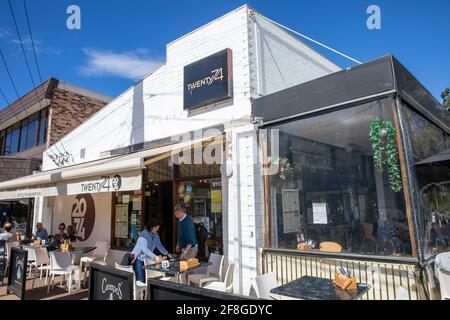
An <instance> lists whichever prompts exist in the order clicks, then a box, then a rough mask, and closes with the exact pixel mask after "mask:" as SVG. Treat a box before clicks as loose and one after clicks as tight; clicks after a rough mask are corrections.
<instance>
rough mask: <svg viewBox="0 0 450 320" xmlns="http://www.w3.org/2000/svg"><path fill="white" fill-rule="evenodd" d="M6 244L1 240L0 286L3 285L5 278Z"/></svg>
mask: <svg viewBox="0 0 450 320" xmlns="http://www.w3.org/2000/svg"><path fill="white" fill-rule="evenodd" d="M5 251H6V242H5V240H0V286H1V285H3V278H4V277H5V267H6V266H5V253H6V252H5Z"/></svg>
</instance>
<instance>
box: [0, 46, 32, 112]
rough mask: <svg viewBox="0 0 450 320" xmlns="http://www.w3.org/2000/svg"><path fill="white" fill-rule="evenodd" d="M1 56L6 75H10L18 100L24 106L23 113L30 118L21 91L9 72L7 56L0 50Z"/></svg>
mask: <svg viewBox="0 0 450 320" xmlns="http://www.w3.org/2000/svg"><path fill="white" fill-rule="evenodd" d="M0 56H1V57H2V61H3V64H4V65H5V69H6V73H7V74H8V77H9V80H10V81H11V84H12V86H13V88H14V91H15V92H16V95H17V98H18V99H19V102H20V104H21V105H22V111H24V112H25V114H26V115H27V117H28V113H27V110H26V108H25V105H24V104H23V102H22V97H21V96H20V94H19V91H17V87H16V84H15V83H14V80H13V78H12V76H11V72H10V71H9V68H8V64H7V63H6V60H5V56H4V55H3V52H2V49H1V48H0Z"/></svg>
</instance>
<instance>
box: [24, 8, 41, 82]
mask: <svg viewBox="0 0 450 320" xmlns="http://www.w3.org/2000/svg"><path fill="white" fill-rule="evenodd" d="M23 7H24V8H25V16H26V17H27V25H28V31H29V32H30V40H31V46H32V48H33V54H34V61H35V62H36V68H37V71H38V75H39V80H40V81H41V83H43V81H42V76H41V69H40V68H39V63H38V60H37V55H36V48H35V46H34V40H33V33H32V32H31V25H30V18H29V16H28V9H27V4H26V1H25V0H23Z"/></svg>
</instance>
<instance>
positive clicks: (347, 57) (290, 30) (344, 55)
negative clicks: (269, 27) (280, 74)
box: [258, 15, 362, 64]
mask: <svg viewBox="0 0 450 320" xmlns="http://www.w3.org/2000/svg"><path fill="white" fill-rule="evenodd" d="M258 17H261V18H263V19H265V20H267V21H269V22H271V23H273V24H275V25H277V26H279V27H281V28H283V29H286V30H287V31H289V32H292V33H294V34H296V35H298V36H300V37H302V38H304V39H306V40H308V41H311V42H313V43H315V44H317V45H319V46H321V47H323V48H325V49H328V50H330V51H332V52H334V53H336V54H338V55H340V56H342V57H344V58H346V59H348V60H350V61H353V62H356V63H357V64H361V63H362V62H361V61H358V60H356V59H354V58H352V57H350V56H348V55H346V54H344V53H342V52H340V51H337V50H336V49H333V48H331V47H329V46H327V45H325V44H323V43H320V42H319V41H317V40H314V39H312V38H310V37H308V36H306V35H304V34H301V33H300V32H297V31H295V30H292V29H291V28H288V27H286V26H284V25H282V24H281V23H278V22H276V21H273V20H271V19H269V18H267V17H265V16H263V15H258Z"/></svg>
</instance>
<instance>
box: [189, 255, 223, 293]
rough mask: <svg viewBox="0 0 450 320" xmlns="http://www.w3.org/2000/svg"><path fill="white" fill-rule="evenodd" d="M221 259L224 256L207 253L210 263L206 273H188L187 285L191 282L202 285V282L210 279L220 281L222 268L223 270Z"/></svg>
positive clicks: (204, 282) (210, 280)
mask: <svg viewBox="0 0 450 320" xmlns="http://www.w3.org/2000/svg"><path fill="white" fill-rule="evenodd" d="M223 260H224V256H223V255H220V254H217V253H211V254H210V255H209V260H208V261H209V262H211V263H212V264H211V265H209V266H208V269H207V270H206V274H202V273H197V274H190V275H188V279H187V280H188V281H187V282H188V285H190V284H191V283H193V284H195V285H197V286H199V287H202V286H203V285H204V284H206V283H208V282H212V281H222V270H223Z"/></svg>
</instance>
